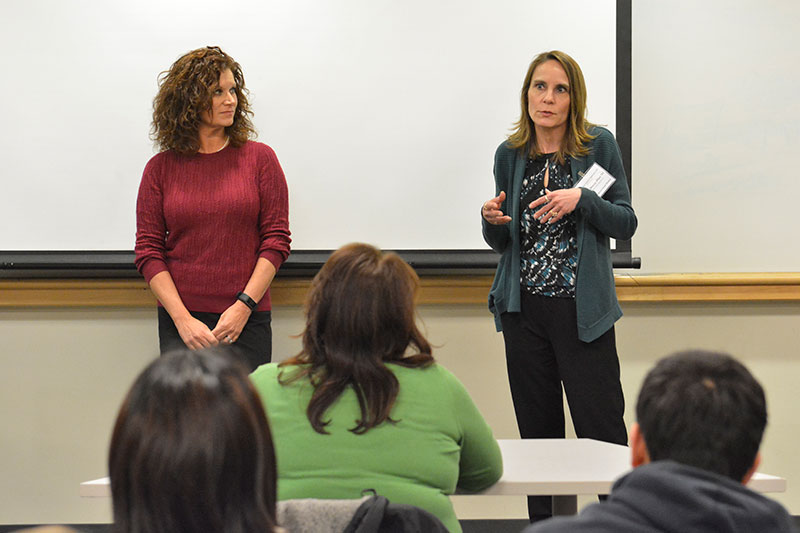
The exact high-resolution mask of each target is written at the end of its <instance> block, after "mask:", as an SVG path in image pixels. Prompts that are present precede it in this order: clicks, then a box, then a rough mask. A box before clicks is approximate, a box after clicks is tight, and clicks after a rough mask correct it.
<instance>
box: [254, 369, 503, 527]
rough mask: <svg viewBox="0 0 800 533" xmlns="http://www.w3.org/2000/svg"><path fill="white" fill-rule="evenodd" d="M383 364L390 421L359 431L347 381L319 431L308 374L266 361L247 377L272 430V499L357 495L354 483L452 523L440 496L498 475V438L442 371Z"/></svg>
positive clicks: (450, 510)
mask: <svg viewBox="0 0 800 533" xmlns="http://www.w3.org/2000/svg"><path fill="white" fill-rule="evenodd" d="M387 367H388V368H389V369H390V370H391V371H392V372H394V374H395V376H396V377H397V380H398V382H399V384H400V390H399V393H398V396H397V400H396V401H395V404H394V407H393V408H392V412H391V418H392V420H394V421H396V423H383V424H381V425H380V426H378V427H376V428H373V429H370V430H369V431H367V432H366V433H364V434H362V435H356V434H354V433H352V432H351V431H348V430H349V429H351V428H353V427H355V425H356V423H355V421H356V419H358V418H360V411H359V408H358V402H357V400H356V396H355V393H354V392H353V390H352V389H349V390H347V391H345V393H344V394H343V395H342V396H340V397H339V399H338V400H337V401H336V402H335V403H334V404H333V406H331V407H330V408H329V409H328V411H327V412H326V413H325V416H324V418H323V419H324V420H330V424H329V425H328V426H327V427H326V429H327V430H328V432H329V433H330V434H328V435H322V434H319V433H317V432H315V431H314V430H313V429H312V427H311V424H310V422H309V421H308V417H307V416H306V407H307V406H308V403H309V401H310V399H311V393H312V391H313V389H312V387H311V385H310V384H309V381H308V380H307V379H301V380H298V381H296V382H293V383H291V384H288V385H281V384H279V383H278V374H279V372H280V371H281V369H279V368H278V366H277V364H275V363H271V364H267V365H263V366H261V367H259V368H258V369H257V370H256V371H255V372H254V373H253V374H252V375H251V379H252V381H253V383H254V384H255V386H256V389H258V392H259V393H260V394H261V397H262V399H263V401H264V407H265V410H266V412H267V416H268V418H269V423H270V427H271V429H272V437H273V441H274V443H275V452H276V456H277V462H278V499H279V500H288V499H296V498H323V499H347V498H360V497H361V496H362V491H364V490H366V489H375V491H376V492H377V493H378V494H380V495H382V496H385V497H387V498H388V499H389V501H391V502H395V503H405V504H410V505H416V506H418V507H421V508H423V509H425V510H427V511H429V512H431V513H433V514H434V515H436V516H437V517H439V519H440V520H441V521H442V522H443V523H444V524H445V526H447V528H448V529H449V530H450V531H455V532H458V531H461V527H460V525H459V523H458V520H457V519H456V516H455V512H454V511H453V506H452V504H451V503H450V500H449V498H448V495H450V494H453V493H454V492H455V490H456V487H458V488H459V489H460V490H464V491H468V492H474V491H478V490H481V489H484V488H486V487H488V486H490V485H492V484H494V483H495V482H496V481H497V480H498V479H499V478H500V475H501V474H502V470H503V467H502V458H501V456H500V448H499V447H498V445H497V441H496V440H495V439H494V437H493V436H492V430H491V429H490V428H489V426H488V425H487V424H486V422H485V421H484V419H483V417H482V416H481V414H480V413H479V412H478V409H477V408H476V407H475V404H474V403H473V401H472V399H471V398H470V396H469V394H468V393H467V391H466V389H465V388H464V386H463V385H462V384H461V382H459V381H458V379H457V378H456V377H455V376H453V375H452V374H451V373H450V372H449V371H447V370H446V369H444V368H443V367H441V366H439V365H437V364H434V365H432V366H430V367H427V368H405V367H401V366H398V365H394V364H388V365H387ZM284 370H285V371H286V372H290V371H291V367H284Z"/></svg>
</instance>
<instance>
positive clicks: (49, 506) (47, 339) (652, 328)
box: [0, 302, 800, 524]
mask: <svg viewBox="0 0 800 533" xmlns="http://www.w3.org/2000/svg"><path fill="white" fill-rule="evenodd" d="M420 311H421V313H420V314H421V318H422V321H423V323H424V325H425V327H426V329H427V333H428V335H429V337H430V340H431V341H432V342H433V343H434V344H436V345H437V346H438V347H437V348H436V351H435V355H436V357H437V358H438V359H439V361H440V362H441V363H442V364H444V365H445V366H447V367H448V368H450V369H451V370H452V371H453V372H454V373H455V374H456V375H457V376H458V377H459V378H460V379H461V380H462V381H463V382H464V383H465V385H466V386H467V388H468V390H469V391H470V393H471V394H472V395H473V397H474V398H475V401H476V403H477V405H478V407H479V408H480V410H481V412H482V413H483V414H484V416H485V417H486V418H487V420H488V421H489V423H490V425H491V426H492V428H493V430H494V432H495V435H496V436H497V437H498V438H516V437H517V436H518V435H517V432H516V425H515V422H514V416H513V412H512V407H511V399H510V395H509V392H508V386H507V383H506V374H505V366H504V360H503V355H502V353H503V352H502V350H503V347H502V337H501V335H500V334H496V333H495V332H494V328H493V324H492V320H491V318H490V316H489V315H488V311H486V310H485V308H484V307H483V306H482V305H458V306H456V305H436V306H433V305H431V306H423V307H422V308H421V310H420ZM624 311H625V314H626V316H625V318H623V319H622V321H621V322H620V323H619V326H618V339H619V352H620V359H621V362H622V380H623V387H624V390H625V395H626V398H627V399H628V406H627V410H626V419H627V422H628V423H630V422H631V421H632V420H633V418H632V408H633V402H634V399H635V397H636V393H637V391H638V388H639V385H640V383H641V379H642V378H643V376H644V374H645V372H646V371H647V370H648V369H649V368H650V367H651V366H652V364H653V362H654V361H655V359H656V358H658V357H660V356H662V355H665V354H667V353H668V352H671V351H673V350H676V349H681V348H686V347H697V346H701V347H706V348H712V349H722V350H728V351H730V352H731V353H734V354H736V355H737V356H739V357H740V358H742V360H743V361H744V362H745V363H746V364H747V365H748V366H749V367H750V369H751V370H752V371H753V372H754V373H755V375H756V376H757V377H758V378H759V379H760V380H761V382H762V383H763V385H764V387H765V388H766V390H767V395H768V402H769V410H770V423H769V426H768V428H767V434H766V437H765V440H764V444H763V447H762V452H763V455H764V462H763V463H762V467H761V471H763V472H766V473H772V474H777V475H781V476H783V477H786V478H787V479H788V486H789V489H788V491H787V492H786V493H784V494H776V495H774V496H775V498H776V499H778V500H779V501H781V502H783V503H784V504H785V505H787V506H788V507H789V509H790V511H792V513H793V514H800V457H798V456H797V454H796V453H794V450H795V448H796V442H797V439H798V437H800V427H798V424H799V422H798V420H797V417H796V413H795V405H796V394H795V392H794V391H795V390H796V382H797V376H798V375H800V360H798V358H797V357H796V346H798V345H800V333H798V331H800V330H798V328H797V326H796V325H797V321H798V318H799V317H800V302H792V303H773V304H768V303H746V304H737V305H731V304H702V303H694V304H686V303H680V304H679V303H672V304H663V303H662V304H651V303H629V304H625V305H624ZM301 328H302V316H301V311H300V309H299V308H297V307H283V308H279V309H277V310H276V311H275V321H274V333H275V342H274V346H275V354H276V358H278V357H283V356H286V355H291V354H293V353H295V352H296V351H297V349H298V346H299V345H298V341H297V339H293V338H291V337H290V336H291V335H295V334H297V333H299V332H300V330H301ZM0 339H3V343H2V346H3V349H2V350H0V367H2V368H4V369H7V370H6V371H4V372H3V373H2V374H1V375H0V420H3V431H2V433H0V450H2V453H1V454H0V472H2V476H0V524H4V523H5V524H19V523H46V522H61V523H87V522H105V521H109V520H110V509H109V501H108V500H106V499H100V500H95V499H85V498H80V497H79V496H78V484H79V483H80V482H81V481H86V480H88V479H94V478H96V477H101V476H104V475H106V467H105V460H106V453H107V446H108V439H109V435H110V431H111V426H112V423H113V420H114V417H115V415H116V410H117V408H118V407H119V403H120V402H121V400H122V397H123V395H124V394H125V392H126V390H127V388H128V387H129V386H130V383H131V382H132V380H133V378H134V377H135V376H136V374H137V373H138V372H139V371H140V370H141V368H142V367H143V366H144V365H145V364H147V362H148V361H149V360H150V358H151V357H152V356H153V355H154V354H155V353H156V351H157V342H156V332H155V313H154V311H151V310H148V309H144V310H141V309H134V310H125V309H98V310H80V309H62V310H54V311H34V310H3V311H0ZM456 509H457V512H458V514H459V516H460V517H461V518H501V517H507V518H521V517H524V516H525V505H524V501H523V499H521V498H504V497H492V498H485V497H477V498H476V497H457V498H456Z"/></svg>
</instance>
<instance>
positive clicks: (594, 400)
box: [500, 289, 628, 521]
mask: <svg viewBox="0 0 800 533" xmlns="http://www.w3.org/2000/svg"><path fill="white" fill-rule="evenodd" d="M521 304H522V307H521V312H519V313H504V314H503V315H501V317H500V320H501V321H502V324H503V339H504V340H505V346H506V364H507V366H508V381H509V385H510V388H511V397H512V399H513V401H514V411H515V414H516V416H517V425H518V427H519V433H520V437H522V438H523V439H545V438H564V436H565V423H564V401H563V395H562V389H561V387H562V384H563V387H564V393H566V396H567V402H568V404H569V410H570V415H571V416H572V422H573V425H574V427H575V434H576V435H577V436H578V437H582V438H591V439H597V440H601V441H605V442H613V443H615V444H627V442H628V435H627V430H626V429H625V421H624V419H623V415H624V413H625V399H624V397H623V395H622V385H621V384H620V372H619V358H618V357H617V347H616V339H615V336H614V328H613V327H612V328H611V329H610V330H608V331H607V332H605V333H604V334H603V335H602V336H601V337H600V338H598V339H596V340H594V341H592V342H590V343H586V342H582V341H581V340H580V339H578V324H577V315H576V309H575V300H574V299H572V298H548V297H544V296H536V295H531V294H529V293H526V292H525V291H524V289H523V292H522V294H521ZM528 512H529V514H530V518H531V521H537V520H541V519H543V518H547V517H549V516H551V515H552V498H551V497H550V496H529V497H528Z"/></svg>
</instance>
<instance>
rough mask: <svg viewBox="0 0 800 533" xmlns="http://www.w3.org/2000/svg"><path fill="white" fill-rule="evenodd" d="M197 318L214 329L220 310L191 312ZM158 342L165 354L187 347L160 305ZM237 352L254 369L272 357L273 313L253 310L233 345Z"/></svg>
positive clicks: (162, 353) (232, 348)
mask: <svg viewBox="0 0 800 533" xmlns="http://www.w3.org/2000/svg"><path fill="white" fill-rule="evenodd" d="M189 312H190V313H191V315H192V316H193V317H195V318H196V319H197V320H199V321H200V322H202V323H203V324H205V325H206V326H208V328H209V329H214V326H216V325H217V322H218V321H219V317H220V316H221V315H220V313H198V312H195V311H189ZM158 344H159V348H160V350H161V355H164V354H165V353H167V352H169V351H171V350H176V349H180V348H186V345H185V344H184V343H183V339H181V336H180V334H179V333H178V328H176V327H175V322H173V321H172V317H170V316H169V313H167V310H166V309H164V308H163V307H159V308H158ZM230 350H231V352H232V353H234V354H235V355H236V356H237V357H238V358H240V359H241V361H242V362H243V363H244V365H245V366H246V367H247V368H248V369H249V371H250V372H252V371H253V370H255V369H256V368H258V367H259V366H261V365H263V364H265V363H269V362H270V361H271V360H272V315H271V313H270V312H269V311H253V312H252V313H251V314H250V318H249V319H248V320H247V323H246V324H245V325H244V329H242V333H241V334H240V335H239V338H238V339H237V340H236V342H235V343H233V344H231V345H230Z"/></svg>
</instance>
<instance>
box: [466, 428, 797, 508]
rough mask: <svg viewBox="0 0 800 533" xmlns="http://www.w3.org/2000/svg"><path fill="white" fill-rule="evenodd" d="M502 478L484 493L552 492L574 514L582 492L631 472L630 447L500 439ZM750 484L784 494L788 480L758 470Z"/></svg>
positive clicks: (597, 490) (602, 488)
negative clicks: (578, 496)
mask: <svg viewBox="0 0 800 533" xmlns="http://www.w3.org/2000/svg"><path fill="white" fill-rule="evenodd" d="M497 442H498V443H499V444H500V451H501V452H502V454H503V477H501V478H500V481H498V482H497V483H495V484H494V485H492V486H491V487H489V488H488V489H486V490H484V491H482V492H481V493H480V494H488V495H511V494H514V495H529V496H530V495H552V496H553V512H554V513H555V514H575V513H576V512H577V506H578V498H577V495H578V494H608V493H609V492H610V490H611V486H612V485H613V484H614V481H615V480H616V479H617V478H619V477H620V476H622V475H623V474H625V473H627V472H629V471H630V470H631V452H630V448H628V447H627V446H621V445H619V444H609V443H607V442H600V441H597V440H592V439H524V440H520V439H514V440H502V439H501V440H498V441H497ZM747 486H748V487H749V488H751V489H753V490H755V491H758V492H785V491H786V480H785V479H783V478H780V477H777V476H770V475H767V474H761V473H756V474H755V475H754V476H753V478H752V479H751V480H750V482H749V483H748V484H747Z"/></svg>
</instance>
